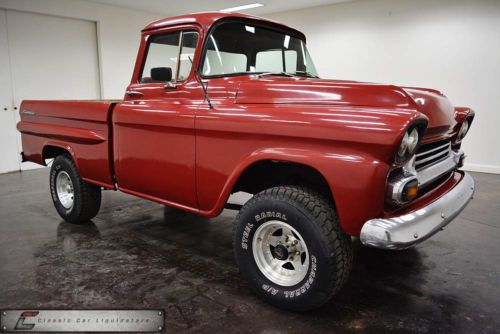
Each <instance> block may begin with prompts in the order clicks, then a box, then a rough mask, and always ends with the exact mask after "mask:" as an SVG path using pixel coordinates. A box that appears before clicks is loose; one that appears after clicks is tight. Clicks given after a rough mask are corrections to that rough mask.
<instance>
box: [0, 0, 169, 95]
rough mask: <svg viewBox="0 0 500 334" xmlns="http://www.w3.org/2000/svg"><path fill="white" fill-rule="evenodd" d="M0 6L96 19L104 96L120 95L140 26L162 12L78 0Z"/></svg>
mask: <svg viewBox="0 0 500 334" xmlns="http://www.w3.org/2000/svg"><path fill="white" fill-rule="evenodd" d="M0 8H5V9H12V10H19V11H27V12H33V13H41V14H49V15H56V16H62V17H70V18H79V19H85V20H90V21H95V22H97V35H98V36H97V37H98V38H97V40H98V46H99V63H100V72H101V96H102V98H105V99H115V98H122V97H123V95H124V92H125V88H126V86H127V85H128V84H129V82H130V78H131V76H132V71H133V68H134V64H135V59H136V56H137V51H138V47H139V42H140V31H141V29H142V28H144V26H145V25H146V24H147V23H149V22H151V21H154V20H157V19H159V18H162V17H164V16H165V15H162V14H158V15H155V14H153V13H148V12H141V11H137V10H130V9H126V8H121V7H112V6H108V5H102V4H98V3H93V2H88V1H79V0H43V1H40V0H0ZM76 98H78V97H76Z"/></svg>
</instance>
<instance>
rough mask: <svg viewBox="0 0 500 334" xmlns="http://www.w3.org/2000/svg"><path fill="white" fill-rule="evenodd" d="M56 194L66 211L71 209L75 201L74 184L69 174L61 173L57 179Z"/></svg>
mask: <svg viewBox="0 0 500 334" xmlns="http://www.w3.org/2000/svg"><path fill="white" fill-rule="evenodd" d="M56 192H57V198H58V199H59V202H60V203H61V205H62V206H63V207H64V208H65V209H71V208H72V207H73V203H74V201H75V191H74V189H73V182H71V178H70V177H69V175H68V173H66V172H65V171H60V172H59V173H58V174H57V178H56Z"/></svg>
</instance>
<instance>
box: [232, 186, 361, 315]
mask: <svg viewBox="0 0 500 334" xmlns="http://www.w3.org/2000/svg"><path fill="white" fill-rule="evenodd" d="M276 220H279V221H284V222H286V223H287V224H289V225H290V226H292V227H293V228H294V229H295V230H296V231H297V232H298V233H299V234H300V235H301V236H302V237H303V239H304V241H305V243H306V245H307V249H308V251H309V257H310V261H309V269H308V271H307V274H306V276H305V277H304V278H303V279H302V281H300V282H299V283H297V284H295V285H293V286H281V285H278V284H275V283H274V282H273V281H271V280H269V279H268V278H267V277H266V276H265V275H264V274H263V273H262V271H261V270H260V269H259V267H258V265H257V263H256V260H255V258H254V254H253V250H252V247H253V238H254V235H255V232H256V231H257V229H258V228H259V226H261V225H262V224H264V223H266V222H269V221H276ZM233 246H234V253H235V257H236V262H237V263H238V266H239V268H240V273H241V275H242V277H243V278H244V279H245V280H246V281H247V282H248V284H249V285H250V287H251V289H252V290H253V291H254V292H256V293H257V295H259V296H260V297H261V298H262V299H264V300H265V301H266V302H268V303H270V304H272V305H275V306H277V307H279V308H283V309H287V310H292V311H299V312H303V311H308V310H312V309H315V308H318V307H320V306H322V305H323V304H325V303H326V302H328V301H329V300H330V299H331V298H332V297H333V295H335V294H336V293H337V292H338V291H339V290H340V288H341V287H342V286H343V285H344V283H345V282H346V280H347V278H348V276H349V273H350V271H351V267H352V259H353V255H352V254H353V253H352V242H351V238H350V236H348V235H347V234H346V233H345V232H344V231H343V230H342V229H341V228H340V226H339V221H338V218H337V214H336V212H335V208H334V205H333V203H331V201H328V200H327V199H326V198H325V197H324V196H322V195H321V194H319V193H316V192H314V191H311V190H309V189H306V188H302V187H296V186H280V187H274V188H270V189H266V190H264V191H262V192H260V193H258V194H256V195H255V196H254V197H252V198H251V199H250V200H249V201H248V202H247V203H246V204H245V205H244V206H243V207H242V209H241V210H240V212H239V214H238V216H237V217H236V221H235V225H234V230H233Z"/></svg>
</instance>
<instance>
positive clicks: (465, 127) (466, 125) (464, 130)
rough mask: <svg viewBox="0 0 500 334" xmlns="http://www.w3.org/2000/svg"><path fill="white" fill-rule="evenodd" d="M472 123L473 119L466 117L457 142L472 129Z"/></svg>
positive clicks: (459, 130)
mask: <svg viewBox="0 0 500 334" xmlns="http://www.w3.org/2000/svg"><path fill="white" fill-rule="evenodd" d="M470 125H471V119H470V118H466V119H465V120H464V121H463V122H462V124H461V125H460V129H458V132H457V137H456V139H455V143H460V142H462V140H463V139H464V138H465V136H466V135H467V133H469V130H470Z"/></svg>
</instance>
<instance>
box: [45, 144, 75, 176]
mask: <svg viewBox="0 0 500 334" xmlns="http://www.w3.org/2000/svg"><path fill="white" fill-rule="evenodd" d="M62 154H67V155H69V156H70V157H71V159H72V160H73V163H74V164H75V166H76V169H77V170H78V171H79V170H80V168H79V167H78V160H77V159H76V156H75V152H74V151H73V149H72V148H71V146H69V145H64V144H59V143H47V144H46V145H45V146H44V147H43V149H42V162H43V164H44V165H45V166H47V164H46V162H45V160H46V159H55V158H56V157H57V156H59V155H62Z"/></svg>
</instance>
